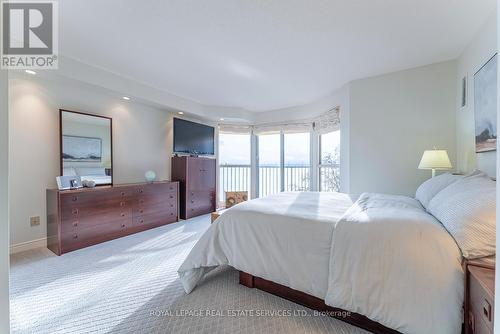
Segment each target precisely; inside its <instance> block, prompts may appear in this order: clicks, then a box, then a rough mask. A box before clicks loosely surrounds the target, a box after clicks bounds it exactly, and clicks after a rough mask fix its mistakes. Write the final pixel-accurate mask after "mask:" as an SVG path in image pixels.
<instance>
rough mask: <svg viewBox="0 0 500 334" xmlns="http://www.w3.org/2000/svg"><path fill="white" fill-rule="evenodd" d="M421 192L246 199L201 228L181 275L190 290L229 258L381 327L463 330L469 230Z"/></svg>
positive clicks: (244, 273)
mask: <svg viewBox="0 0 500 334" xmlns="http://www.w3.org/2000/svg"><path fill="white" fill-rule="evenodd" d="M455 181H457V180H454V181H453V182H455ZM433 182H434V183H435V181H433ZM453 182H449V184H446V186H444V188H446V187H449V186H451V183H453ZM445 183H446V182H445ZM431 188H440V187H436V186H435V185H434V187H431ZM441 188H442V187H441ZM444 188H443V189H444ZM443 189H439V190H443ZM431 190H432V191H431V192H436V193H439V191H436V189H431ZM452 191H456V189H455V190H453V189H452ZM427 193H429V191H428V192H427ZM445 195H447V194H445ZM435 196H437V194H434V195H433V197H435ZM447 196H448V197H450V195H447ZM422 202H426V201H425V200H417V199H415V198H411V197H406V196H395V195H385V194H373V193H365V194H361V195H360V196H353V195H347V194H340V193H320V192H289V193H281V194H277V195H272V196H269V197H266V198H261V199H256V200H252V201H249V202H245V203H242V204H238V205H236V206H235V207H233V208H231V209H229V210H227V211H226V212H225V213H223V214H222V215H221V216H220V217H219V218H218V219H217V220H216V221H215V223H214V224H212V226H211V227H210V228H209V229H208V231H207V232H206V233H205V234H204V235H203V236H202V238H201V239H200V240H199V241H198V243H197V244H196V245H195V246H194V248H193V249H192V251H191V252H190V254H189V255H188V257H187V258H186V260H185V261H184V263H183V264H182V265H181V267H180V268H179V270H178V272H179V276H180V279H181V282H182V284H183V286H184V289H185V290H186V292H187V293H190V292H191V291H192V290H193V289H194V288H195V286H196V285H197V284H198V282H199V281H200V280H201V279H202V278H203V276H204V275H205V274H206V273H207V272H208V271H210V270H211V269H213V268H215V267H217V266H219V265H230V266H232V267H234V268H235V269H237V270H239V271H240V273H241V274H240V281H241V282H242V283H243V284H245V285H247V286H249V287H253V286H254V285H255V279H258V280H259V282H260V283H261V285H262V286H264V287H266V286H267V288H268V289H267V291H270V292H278V293H277V294H279V295H282V296H284V297H287V296H290V293H291V295H295V297H297V296H298V299H300V300H302V301H304V300H306V299H307V300H309V301H311V300H312V301H313V303H316V304H318V301H320V302H324V305H326V306H327V307H331V309H332V310H345V311H348V312H353V313H354V320H356V319H358V320H359V319H361V320H362V322H365V320H366V321H367V323H368V326H363V324H361V325H362V326H363V327H365V328H368V329H370V330H373V331H374V332H380V333H395V332H401V333H442V334H447V333H450V334H451V333H460V332H461V328H462V321H463V316H462V303H463V294H464V289H463V287H464V274H463V269H462V260H463V257H462V255H463V250H462V249H461V248H460V247H459V245H460V243H457V240H459V241H461V239H460V238H454V237H453V234H452V233H449V231H448V230H447V229H446V228H445V226H444V224H443V223H442V222H440V221H439V220H438V219H436V218H435V216H434V215H432V214H430V213H429V212H428V209H427V208H426V207H424V206H423V205H422ZM426 206H429V207H430V205H429V203H426ZM445 218H446V217H445ZM444 220H445V221H446V219H444ZM469 243H470V240H469ZM474 255H475V256H477V254H476V253H474ZM490 255H491V254H490ZM257 287H259V286H257ZM264 290H266V289H265V288H264ZM279 291H281V293H279ZM291 299H294V298H291ZM295 299H297V298H295ZM300 300H299V301H300ZM348 320H349V319H348ZM350 320H352V319H350ZM370 322H371V323H370ZM377 325H379V327H377Z"/></svg>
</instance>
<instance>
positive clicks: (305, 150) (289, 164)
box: [283, 132, 311, 191]
mask: <svg viewBox="0 0 500 334" xmlns="http://www.w3.org/2000/svg"><path fill="white" fill-rule="evenodd" d="M310 141H311V134H310V133H309V132H305V133H285V134H284V160H285V162H284V169H283V172H284V183H285V187H284V190H285V191H308V190H310V189H311V187H310V183H311V177H310V171H311V156H310Z"/></svg>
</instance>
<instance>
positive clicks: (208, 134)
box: [174, 118, 215, 155]
mask: <svg viewBox="0 0 500 334" xmlns="http://www.w3.org/2000/svg"><path fill="white" fill-rule="evenodd" d="M214 132H215V129H214V128H213V127H212V126H208V125H203V124H199V123H195V122H190V121H186V120H183V119H180V118H174V152H175V153H189V154H197V155H198V154H200V155H213V154H214Z"/></svg>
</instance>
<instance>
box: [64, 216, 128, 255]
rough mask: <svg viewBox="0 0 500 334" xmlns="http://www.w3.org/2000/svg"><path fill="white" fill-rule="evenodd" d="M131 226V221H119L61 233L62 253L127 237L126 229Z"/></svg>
mask: <svg viewBox="0 0 500 334" xmlns="http://www.w3.org/2000/svg"><path fill="white" fill-rule="evenodd" d="M131 224H132V220H131V219H119V220H115V221H111V222H107V223H105V224H100V225H98V226H93V227H87V228H80V229H78V230H77V231H67V232H63V233H62V235H61V249H62V252H63V253H65V252H69V251H72V250H75V249H79V248H83V247H87V246H90V245H95V244H98V243H101V242H104V241H108V240H112V239H115V238H118V237H122V236H124V235H127V229H128V228H130V227H131Z"/></svg>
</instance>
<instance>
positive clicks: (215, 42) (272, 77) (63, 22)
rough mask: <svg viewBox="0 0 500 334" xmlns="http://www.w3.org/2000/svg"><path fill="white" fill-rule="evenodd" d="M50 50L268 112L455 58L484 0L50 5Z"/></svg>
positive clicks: (491, 2)
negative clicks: (54, 27)
mask: <svg viewBox="0 0 500 334" xmlns="http://www.w3.org/2000/svg"><path fill="white" fill-rule="evenodd" d="M59 6H60V7H59V8H60V29H59V31H60V53H61V54H62V55H63V56H66V57H70V58H74V59H77V60H79V61H81V62H83V63H86V64H89V65H93V66H96V67H100V68H103V69H105V70H108V71H110V72H114V73H116V74H119V75H121V76H124V77H127V78H130V79H133V80H136V81H138V82H141V83H143V84H146V85H149V86H151V87H155V88H156V89H160V90H162V91H166V92H169V93H172V94H175V95H177V96H180V97H183V98H187V99H190V100H193V101H195V102H197V103H200V104H202V105H208V106H224V107H234V108H243V109H246V110H249V111H268V110H273V109H278V108H287V107H292V106H298V105H304V104H308V103H312V102H314V101H316V100H318V99H320V98H322V97H324V96H326V95H328V94H330V93H332V92H333V91H335V90H336V89H338V88H340V87H341V86H342V85H344V84H345V83H347V82H349V81H351V80H354V79H358V78H363V77H368V76H372V75H377V74H382V73H387V72H391V71H396V70H401V69H406V68H411V67H416V66H420V65H425V64H430V63H435V62H439V61H444V60H448V59H453V58H456V57H458V56H459V55H460V53H461V51H462V50H463V49H464V47H465V46H466V45H467V44H468V43H469V42H470V41H471V40H472V38H473V37H474V35H475V34H476V33H477V32H478V31H479V29H480V28H481V26H482V25H483V24H484V23H485V22H486V20H487V19H488V17H489V16H490V15H492V14H493V13H494V11H495V0H480V1H478V0H413V1H410V0H273V1H263V0H210V1H208V0H207V1H199V0H196V1H195V0H147V1H137V0H134V1H132V0H107V1H98V0H71V1H60V2H59Z"/></svg>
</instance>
